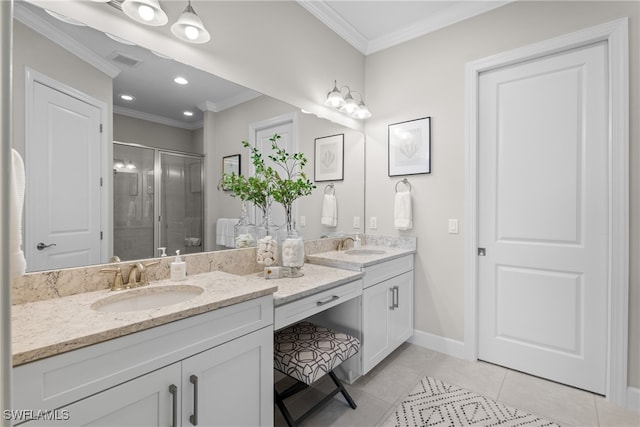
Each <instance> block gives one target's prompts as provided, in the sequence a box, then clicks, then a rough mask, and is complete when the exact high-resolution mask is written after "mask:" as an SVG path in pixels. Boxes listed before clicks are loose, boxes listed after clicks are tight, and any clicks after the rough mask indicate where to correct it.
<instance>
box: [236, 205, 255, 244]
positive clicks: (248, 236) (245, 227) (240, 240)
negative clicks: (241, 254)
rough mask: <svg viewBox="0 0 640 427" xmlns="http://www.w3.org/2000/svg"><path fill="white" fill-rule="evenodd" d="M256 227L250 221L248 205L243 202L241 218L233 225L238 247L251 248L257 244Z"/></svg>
mask: <svg viewBox="0 0 640 427" xmlns="http://www.w3.org/2000/svg"><path fill="white" fill-rule="evenodd" d="M255 236H256V227H255V225H253V224H251V223H250V221H249V215H248V213H247V205H246V203H245V202H242V209H241V211H240V220H239V221H238V223H237V224H236V225H235V226H234V227H233V237H234V241H235V244H236V249H240V248H249V247H252V246H255V245H256V237H255Z"/></svg>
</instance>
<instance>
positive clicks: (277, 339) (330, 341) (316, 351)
mask: <svg viewBox="0 0 640 427" xmlns="http://www.w3.org/2000/svg"><path fill="white" fill-rule="evenodd" d="M273 347H274V351H273V355H274V368H275V369H277V370H278V371H280V372H282V373H283V374H286V375H288V376H290V377H292V378H295V379H296V380H298V383H296V384H294V385H293V386H292V387H290V388H289V389H287V390H285V391H283V392H278V390H277V389H276V390H275V400H276V404H277V405H278V407H279V408H280V411H281V412H282V414H283V416H284V418H285V420H286V421H287V424H288V425H289V426H292V427H293V426H297V425H298V424H299V423H300V422H302V421H303V420H304V419H305V418H307V417H308V416H309V415H310V414H311V413H312V412H313V411H315V410H316V409H318V408H319V407H320V406H322V405H324V404H325V403H327V402H328V401H329V400H330V399H331V398H332V397H333V396H334V395H335V394H337V393H342V395H343V396H344V398H345V399H346V400H347V403H348V404H349V406H351V407H352V408H353V409H356V403H355V402H354V401H353V399H352V398H351V396H349V393H347V390H346V389H345V388H344V386H343V385H342V383H341V382H340V380H339V379H338V377H337V376H336V375H335V374H334V373H333V369H334V368H336V367H337V366H338V365H340V364H341V363H342V362H344V361H345V360H347V359H348V358H350V357H351V356H353V355H354V354H356V353H357V352H358V350H359V348H360V341H358V339H357V338H355V337H352V336H350V335H347V334H345V333H343V332H338V331H335V330H333V329H329V328H326V327H324V326H318V325H315V324H313V323H311V322H299V323H296V324H295V325H293V326H289V327H287V328H284V329H281V330H279V331H277V332H276V333H275V334H274V343H273ZM325 374H328V375H329V376H330V377H331V379H332V380H333V382H334V384H335V385H336V389H335V390H333V391H332V392H331V393H329V394H328V395H327V396H325V398H324V399H323V400H322V401H320V402H318V403H317V404H316V405H315V406H314V407H313V408H311V409H309V410H308V411H307V412H306V413H305V414H303V415H302V416H300V417H299V418H298V419H297V420H294V419H293V418H292V417H291V414H290V413H289V411H288V410H287V408H286V406H285V405H284V399H286V398H287V397H290V396H292V395H293V394H295V393H297V392H298V391H301V390H303V389H305V388H307V387H308V386H309V385H311V384H312V383H314V382H315V381H317V380H318V379H320V378H321V377H323V376H324V375H325Z"/></svg>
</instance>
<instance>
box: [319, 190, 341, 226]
mask: <svg viewBox="0 0 640 427" xmlns="http://www.w3.org/2000/svg"><path fill="white" fill-rule="evenodd" d="M320 223H321V224H322V225H326V226H329V227H335V226H337V225H338V203H337V201H336V196H335V195H334V194H325V195H324V198H323V199H322V215H321V217H320Z"/></svg>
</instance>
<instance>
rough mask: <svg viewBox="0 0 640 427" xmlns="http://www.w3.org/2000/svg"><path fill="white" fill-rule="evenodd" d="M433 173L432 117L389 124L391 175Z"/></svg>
mask: <svg viewBox="0 0 640 427" xmlns="http://www.w3.org/2000/svg"><path fill="white" fill-rule="evenodd" d="M423 173H431V117H424V118H422V119H415V120H409V121H406V122H400V123H394V124H392V125H389V176H399V175H415V174H423Z"/></svg>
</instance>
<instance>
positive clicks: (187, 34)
mask: <svg viewBox="0 0 640 427" xmlns="http://www.w3.org/2000/svg"><path fill="white" fill-rule="evenodd" d="M171 32H172V33H173V34H174V35H175V36H176V37H177V38H179V39H180V40H184V41H186V42H189V43H206V42H208V41H209V40H211V35H210V34H209V32H208V31H207V29H206V28H205V27H204V24H203V23H202V19H200V17H199V16H198V15H197V14H196V11H195V10H193V7H191V0H189V3H188V4H187V7H186V8H185V9H184V12H182V15H180V17H179V18H178V20H177V21H176V22H175V24H173V25H172V26H171Z"/></svg>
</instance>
